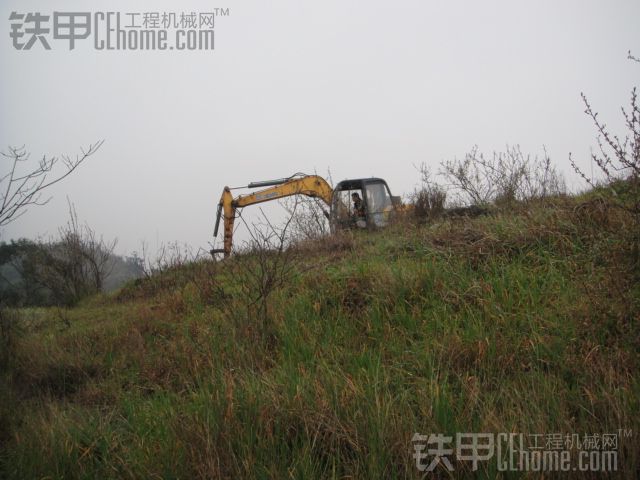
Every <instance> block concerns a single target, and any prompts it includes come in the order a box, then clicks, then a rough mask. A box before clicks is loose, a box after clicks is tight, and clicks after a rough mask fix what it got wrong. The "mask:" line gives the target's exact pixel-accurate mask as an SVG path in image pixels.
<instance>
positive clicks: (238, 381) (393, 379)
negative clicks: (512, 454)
mask: <svg viewBox="0 0 640 480" xmlns="http://www.w3.org/2000/svg"><path fill="white" fill-rule="evenodd" d="M632 225H633V222H632V218H631V217H630V215H629V214H628V212H626V211H624V210H622V209H619V208H616V207H614V206H613V205H612V204H611V203H610V202H609V201H608V200H606V198H604V199H603V197H601V196H598V195H593V194H592V195H586V196H582V197H578V198H557V199H552V200H547V201H545V202H538V203H533V204H529V205H528V206H521V207H518V208H516V209H515V211H509V212H502V213H500V212H496V213H495V214H492V215H489V216H483V217H478V218H475V219H467V218H454V219H449V220H441V221H437V222H434V223H432V224H429V225H423V226H418V225H415V224H413V223H411V222H406V223H401V224H398V225H394V226H392V227H390V228H388V229H386V230H384V231H380V232H374V233H369V234H367V233H366V232H354V233H351V234H345V235H340V236H337V237H333V238H329V239H324V240H323V241H318V242H315V243H314V242H308V243H305V244H302V245H299V246H298V247H296V248H295V249H292V250H290V251H289V252H288V253H286V256H283V255H280V256H278V255H276V254H267V253H265V252H262V253H254V254H246V255H239V256H236V257H235V258H232V259H231V260H230V261H228V262H220V263H217V264H216V263H213V262H201V263H197V264H190V265H184V266H182V267H180V268H174V269H170V270H168V271H165V272H163V273H162V274H160V275H157V276H156V277H154V278H151V279H149V280H144V281H141V280H139V281H136V282H135V283H130V284H128V285H127V286H126V287H125V288H123V289H121V290H120V291H118V292H116V293H115V294H111V295H108V296H100V297H94V298H92V299H90V300H89V301H86V302H84V303H83V304H81V305H80V306H79V307H77V308H74V309H71V310H58V309H31V310H23V311H22V312H20V316H21V318H20V322H19V324H20V325H21V329H20V332H18V333H17V334H15V337H12V339H13V341H12V342H9V343H8V344H7V345H9V347H10V351H9V352H10V355H6V358H5V362H4V369H3V376H2V382H3V385H2V388H1V389H0V392H1V393H0V396H1V397H2V398H1V401H0V408H1V409H2V411H1V412H0V441H1V442H2V444H3V447H2V453H1V457H0V458H1V460H0V476H4V477H6V478H15V479H17V478H21V479H22V478H44V477H46V478H216V477H225V478H226V477H229V478H231V477H233V478H250V477H258V478H327V477H335V478H338V477H339V478H344V477H347V478H419V477H421V476H422V474H423V473H424V472H421V471H420V470H418V468H417V467H416V459H415V458H414V457H413V454H414V453H415V452H416V450H415V442H412V439H413V436H414V434H415V433H420V434H423V435H430V434H440V433H441V434H445V435H449V436H453V437H454V441H455V435H456V433H463V432H467V433H471V432H476V433H494V434H496V433H500V432H504V433H509V432H511V433H522V434H524V435H525V438H526V439H531V438H534V437H532V436H535V435H540V436H541V437H540V438H542V440H541V444H543V443H544V439H545V438H547V437H546V436H547V435H550V434H562V438H563V439H565V438H567V436H573V435H579V436H580V438H582V437H583V436H584V435H585V434H586V435H599V436H600V438H601V436H602V435H603V434H609V433H615V434H616V435H618V437H617V438H618V445H617V466H616V468H617V470H618V473H617V474H614V475H620V476H627V477H629V476H633V472H637V471H638V468H640V467H639V466H640V454H639V453H638V449H637V444H638V441H637V435H638V431H639V428H640V420H639V419H640V415H639V413H640V408H639V406H640V405H639V402H640V400H639V399H640V388H639V387H640V384H639V381H638V367H639V366H640V363H639V361H640V357H639V354H638V352H640V339H639V337H638V333H637V332H638V324H639V315H640V288H639V284H638V270H637V263H636V264H634V257H633V255H637V252H636V253H634V251H633V236H634V235H635V233H634V231H633V227H632ZM636 261H637V260H636ZM260 293H261V294H262V295H260ZM627 435H631V437H630V438H628V437H627ZM447 446H448V447H449V448H453V444H451V445H447ZM454 451H455V450H454ZM575 454H576V452H575V446H574V450H573V451H572V461H574V460H575V458H576V457H575ZM449 458H450V460H451V462H452V467H453V468H455V472H453V474H455V475H460V474H461V473H463V472H467V473H469V472H470V471H471V469H472V463H471V462H468V461H460V460H459V459H458V460H456V459H455V455H451V456H449ZM429 460H430V459H428V460H425V461H426V463H429ZM477 467H478V471H477V472H475V474H476V475H478V476H481V477H485V478H494V477H495V476H496V474H497V470H498V467H499V464H498V463H497V461H496V456H495V455H494V456H493V458H492V459H490V460H487V461H480V462H478V464H477ZM438 471H439V472H440V473H441V474H443V475H446V474H447V472H446V469H445V465H444V464H441V465H440V466H439V467H438ZM520 474H522V475H525V476H526V475H531V474H530V473H527V472H520ZM520 474H519V473H517V472H516V473H513V474H511V475H512V476H515V477H517V476H519V475H520ZM574 475H576V477H577V476H578V474H577V473H575V474H574ZM591 475H593V476H594V477H598V478H600V477H601V474H600V473H598V472H593V473H591ZM580 476H581V477H583V476H584V474H581V475H580Z"/></svg>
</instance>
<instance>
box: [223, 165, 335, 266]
mask: <svg viewBox="0 0 640 480" xmlns="http://www.w3.org/2000/svg"><path fill="white" fill-rule="evenodd" d="M259 187H267V188H264V189H263V190H258V191H257V192H252V193H249V194H246V195H239V196H237V197H236V198H233V195H232V194H231V189H230V188H229V187H224V190H223V191H222V196H221V197H220V202H219V203H218V212H217V217H216V225H215V229H214V233H213V235H214V237H215V236H217V235H218V228H219V225H220V219H221V218H224V248H223V249H219V250H212V251H211V253H212V254H215V253H224V256H225V258H226V257H228V256H229V255H230V254H231V247H232V244H233V223H234V220H235V217H236V210H237V209H239V208H243V207H248V206H249V205H255V204H258V203H263V202H269V201H271V200H278V199H280V198H285V197H290V196H292V195H305V196H307V197H312V198H319V199H321V200H323V201H324V202H325V203H326V204H327V205H328V206H330V205H331V198H332V196H333V189H332V188H331V186H330V185H329V184H328V183H327V181H326V180H325V179H324V178H322V177H320V176H318V175H303V176H298V177H296V176H294V177H290V178H283V179H279V180H268V181H264V182H253V183H250V184H249V185H248V186H247V188H259Z"/></svg>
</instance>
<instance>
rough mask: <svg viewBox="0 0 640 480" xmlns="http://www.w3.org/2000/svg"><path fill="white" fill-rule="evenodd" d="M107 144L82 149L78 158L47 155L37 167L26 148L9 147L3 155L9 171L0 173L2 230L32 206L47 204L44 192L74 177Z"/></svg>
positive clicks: (92, 145)
mask: <svg viewBox="0 0 640 480" xmlns="http://www.w3.org/2000/svg"><path fill="white" fill-rule="evenodd" d="M103 142H104V140H102V141H99V142H96V143H93V144H91V145H89V147H88V148H86V149H85V148H82V149H81V153H80V154H79V155H76V157H75V158H71V157H69V156H68V155H63V156H62V157H50V158H48V157H46V156H43V157H42V159H41V160H40V161H39V162H38V163H37V164H36V165H35V166H34V165H30V162H29V160H30V153H29V152H27V151H26V149H25V147H24V146H22V147H8V151H7V152H0V153H1V154H2V156H3V157H4V158H5V159H6V160H7V163H6V165H7V168H6V169H5V168H3V172H4V173H0V227H2V226H4V225H7V224H9V223H10V222H12V221H14V220H16V219H17V218H18V217H20V216H21V215H23V214H24V213H26V211H27V210H28V208H29V207H30V206H33V205H44V204H46V203H47V202H48V201H49V200H50V199H51V197H48V198H43V193H44V191H45V190H46V189H47V188H49V187H50V186H52V185H55V184H56V183H58V182H60V181H62V180H64V179H65V178H66V177H68V176H69V175H71V173H73V172H74V171H75V170H76V169H77V168H78V167H79V166H80V165H81V164H82V163H83V162H84V161H85V160H86V159H87V158H88V157H90V156H91V155H93V154H94V153H95V152H96V151H97V150H98V149H99V148H100V147H101V146H102V143H103ZM59 164H62V165H63V168H62V169H58V168H57V165H59Z"/></svg>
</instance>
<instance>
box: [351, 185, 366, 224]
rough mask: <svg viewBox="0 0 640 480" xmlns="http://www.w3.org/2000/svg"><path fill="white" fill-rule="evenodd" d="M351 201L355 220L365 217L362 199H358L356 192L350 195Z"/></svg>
mask: <svg viewBox="0 0 640 480" xmlns="http://www.w3.org/2000/svg"><path fill="white" fill-rule="evenodd" d="M351 200H353V216H354V217H355V218H356V219H358V218H364V217H365V216H366V212H365V209H364V203H363V202H362V199H361V198H360V195H359V194H358V192H353V193H352V194H351Z"/></svg>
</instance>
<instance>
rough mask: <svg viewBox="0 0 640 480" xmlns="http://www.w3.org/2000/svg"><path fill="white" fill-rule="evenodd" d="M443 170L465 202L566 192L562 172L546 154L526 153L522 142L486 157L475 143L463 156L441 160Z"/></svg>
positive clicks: (524, 198)
mask: <svg viewBox="0 0 640 480" xmlns="http://www.w3.org/2000/svg"><path fill="white" fill-rule="evenodd" d="M440 174H441V175H442V176H443V177H444V179H445V181H446V182H447V185H446V186H447V187H448V188H449V191H450V192H451V193H452V194H453V195H454V196H455V198H456V200H457V201H458V203H460V204H462V205H486V204H490V203H495V204H498V205H509V204H511V203H513V202H516V201H527V200H533V199H539V198H546V197H548V196H551V195H557V194H561V193H564V192H565V183H564V179H563V177H562V175H561V174H560V173H559V172H558V171H557V170H556V169H555V167H554V166H553V164H552V163H551V159H550V158H549V156H548V154H547V152H546V150H545V151H544V156H543V157H542V158H539V157H538V156H531V155H529V154H524V153H522V151H521V150H520V147H519V146H515V147H510V146H507V148H506V151H504V152H493V155H492V156H491V157H486V156H485V155H484V154H483V153H480V152H479V151H478V147H477V146H475V147H473V148H472V149H471V151H470V152H468V153H467V154H466V155H465V157H464V159H462V160H459V159H454V160H449V161H446V162H442V163H441V171H440Z"/></svg>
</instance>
